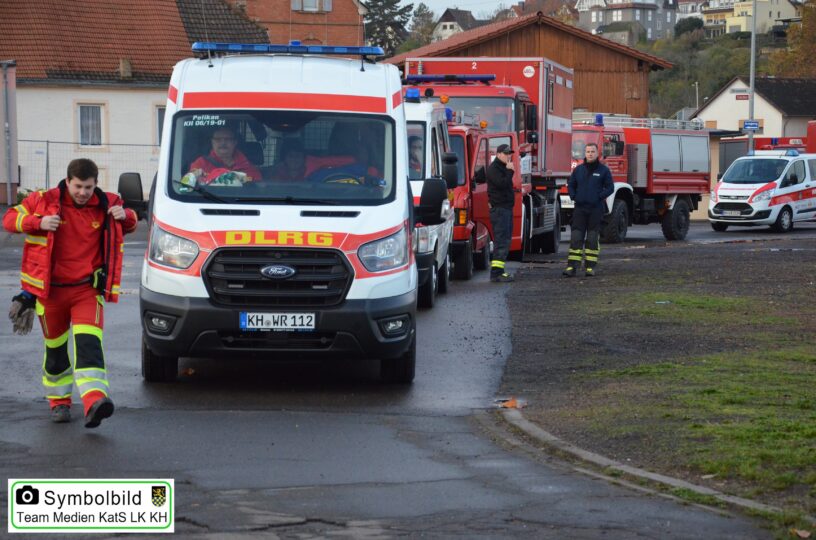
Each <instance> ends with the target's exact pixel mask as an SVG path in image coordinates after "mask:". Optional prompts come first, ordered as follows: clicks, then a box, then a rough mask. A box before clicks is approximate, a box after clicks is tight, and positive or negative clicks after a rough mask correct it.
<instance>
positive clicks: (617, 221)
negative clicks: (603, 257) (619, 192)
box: [601, 199, 629, 244]
mask: <svg viewBox="0 0 816 540" xmlns="http://www.w3.org/2000/svg"><path fill="white" fill-rule="evenodd" d="M628 228H629V207H628V206H626V201H624V200H623V199H615V202H613V203H612V211H611V212H609V214H607V215H606V216H605V217H604V220H603V223H602V224H601V241H602V242H603V243H605V244H620V243H621V242H623V241H624V240H625V239H626V231H627V230H628Z"/></svg>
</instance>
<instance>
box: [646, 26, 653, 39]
mask: <svg viewBox="0 0 816 540" xmlns="http://www.w3.org/2000/svg"><path fill="white" fill-rule="evenodd" d="M646 39H652V29H651V28H648V29H646Z"/></svg>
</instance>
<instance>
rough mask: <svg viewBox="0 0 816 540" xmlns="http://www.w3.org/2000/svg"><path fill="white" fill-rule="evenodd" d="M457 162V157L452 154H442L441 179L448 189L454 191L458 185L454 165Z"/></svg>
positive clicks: (457, 173)
mask: <svg viewBox="0 0 816 540" xmlns="http://www.w3.org/2000/svg"><path fill="white" fill-rule="evenodd" d="M458 162H459V156H457V155H456V154H455V153H454V152H445V153H443V154H442V178H444V179H445V183H446V184H447V186H448V189H454V188H456V186H458V185H459V169H458V168H457V167H456V164H457V163H458Z"/></svg>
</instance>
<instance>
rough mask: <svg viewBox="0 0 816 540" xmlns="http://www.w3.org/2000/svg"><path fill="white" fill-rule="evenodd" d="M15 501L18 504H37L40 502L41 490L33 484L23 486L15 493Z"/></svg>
mask: <svg viewBox="0 0 816 540" xmlns="http://www.w3.org/2000/svg"><path fill="white" fill-rule="evenodd" d="M14 502H15V503H17V504H37V503H39V502H40V490H39V489H36V488H33V487H31V486H23V487H21V488H20V489H18V490H17V491H16V492H15V493H14Z"/></svg>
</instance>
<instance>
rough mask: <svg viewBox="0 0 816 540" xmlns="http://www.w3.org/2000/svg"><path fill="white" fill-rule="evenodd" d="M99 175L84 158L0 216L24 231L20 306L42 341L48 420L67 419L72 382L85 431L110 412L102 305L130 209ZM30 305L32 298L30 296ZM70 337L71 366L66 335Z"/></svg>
mask: <svg viewBox="0 0 816 540" xmlns="http://www.w3.org/2000/svg"><path fill="white" fill-rule="evenodd" d="M98 176H99V170H98V169H97V167H96V165H95V164H94V162H93V161H91V160H89V159H75V160H73V161H72V162H71V163H70V164H69V165H68V175H67V178H66V179H65V180H63V181H61V182H60V183H59V186H57V187H56V188H53V189H50V190H48V191H39V192H36V193H32V194H31V195H29V196H28V197H26V198H25V200H23V202H22V203H21V204H19V205H17V206H14V207H12V208H9V210H8V212H6V215H5V216H4V217H3V227H4V228H5V229H6V230H7V231H9V232H14V233H24V234H26V238H25V247H24V249H23V263H22V271H21V272H20V279H21V281H22V285H23V293H21V294H20V295H18V296H16V297H15V301H17V302H18V303H22V304H24V307H23V308H22V309H19V310H17V311H18V312H23V311H25V304H28V303H29V301H27V299H26V298H27V297H28V298H31V296H32V295H33V296H34V297H36V301H35V302H34V303H35V309H36V313H37V316H38V317H39V320H40V324H41V325H42V330H43V335H44V336H45V359H44V361H43V379H42V381H43V386H44V387H45V390H46V397H47V398H48V401H49V403H50V406H51V419H52V420H53V421H54V422H69V421H70V420H71V408H70V406H71V393H72V390H73V384H74V383H76V385H77V390H78V392H79V395H80V397H81V398H82V403H83V405H84V412H85V427H88V428H94V427H97V426H98V425H99V424H100V422H101V421H102V420H103V419H104V418H108V417H109V416H111V415H112V414H113V401H111V399H110V396H109V393H108V380H107V373H106V370H105V357H104V355H103V352H102V327H103V309H104V303H105V302H106V301H107V302H116V301H117V300H118V297H119V282H120V279H121V273H122V255H123V250H124V243H123V236H124V234H125V233H129V232H132V231H133V230H134V229H135V228H136V222H137V217H136V213H135V212H134V211H133V210H129V209H127V210H126V209H124V208H123V207H122V200H121V199H120V198H119V196H118V195H116V194H114V193H105V192H103V191H102V190H101V189H99V188H97V187H96V182H97V177H98ZM32 300H33V299H32ZM71 329H73V334H74V364H73V365H71V361H70V359H69V357H68V337H69V336H68V332H69V330H71Z"/></svg>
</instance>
